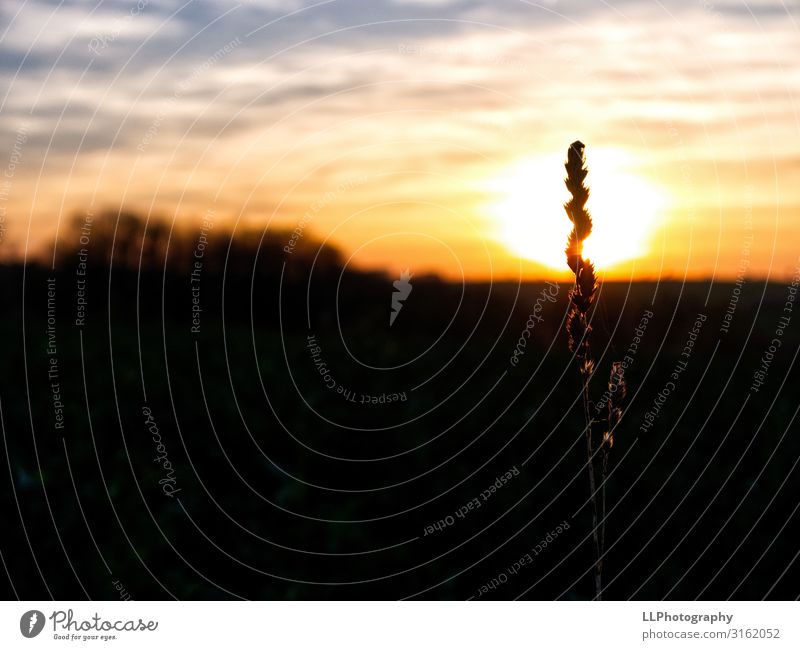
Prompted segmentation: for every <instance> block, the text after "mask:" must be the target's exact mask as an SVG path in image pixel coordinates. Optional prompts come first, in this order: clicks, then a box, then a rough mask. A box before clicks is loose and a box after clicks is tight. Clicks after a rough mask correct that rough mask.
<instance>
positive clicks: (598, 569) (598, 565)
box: [581, 314, 605, 600]
mask: <svg viewBox="0 0 800 650" xmlns="http://www.w3.org/2000/svg"><path fill="white" fill-rule="evenodd" d="M581 319H582V320H583V321H584V325H586V323H585V321H586V315H585V314H581ZM584 331H588V330H587V329H586V328H584ZM590 360H591V352H590V349H589V341H588V336H587V338H586V339H584V341H583V360H582V362H581V378H582V380H583V413H584V416H585V418H586V454H587V461H588V465H589V496H590V499H591V502H592V539H593V541H594V552H595V564H594V590H595V600H602V599H603V597H602V593H601V592H602V573H603V562H602V559H601V556H602V547H601V543H600V539H599V537H598V520H597V483H596V481H595V476H594V446H593V444H592V424H593V423H594V419H593V418H592V414H591V405H590V400H589V381H590V379H591V374H590V372H589V362H590ZM604 487H605V485H604ZM603 511H604V512H605V492H603Z"/></svg>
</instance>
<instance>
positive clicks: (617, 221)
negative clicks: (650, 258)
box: [486, 148, 666, 270]
mask: <svg viewBox="0 0 800 650" xmlns="http://www.w3.org/2000/svg"><path fill="white" fill-rule="evenodd" d="M564 159H565V156H564V154H560V153H558V154H552V155H547V156H540V157H536V158H527V159H523V160H520V161H517V162H516V163H515V164H514V165H512V166H511V167H510V168H509V169H507V170H506V171H505V172H502V173H501V174H499V175H498V176H496V177H495V178H493V179H492V180H490V181H489V183H488V187H487V189H488V191H489V192H490V193H491V194H492V195H493V196H494V197H495V199H494V200H492V201H491V202H490V203H489V204H488V205H487V206H486V212H487V213H488V214H489V215H490V217H491V219H492V223H493V230H494V232H493V233H492V235H493V236H494V237H495V238H496V239H498V240H499V241H500V242H501V243H502V244H503V245H505V246H506V248H508V249H509V250H510V251H511V252H513V253H515V254H516V255H518V256H520V257H522V258H525V259H528V260H532V261H534V262H538V263H540V264H544V265H546V266H549V267H552V268H554V269H560V270H565V269H566V258H565V256H564V248H565V246H566V242H567V235H568V234H569V231H570V229H571V223H570V221H569V218H568V217H567V215H566V213H565V212H564V207H563V205H564V202H565V201H566V200H567V199H568V198H569V193H568V192H567V189H566V187H565V186H564ZM587 160H588V167H589V175H588V176H587V179H586V183H587V185H588V186H589V190H590V195H589V202H588V204H587V207H588V209H589V212H590V213H591V215H592V220H593V222H594V228H593V231H592V234H591V236H590V237H589V238H588V239H587V240H586V244H585V246H584V256H586V257H588V258H589V259H590V260H591V261H593V262H594V263H595V264H596V265H597V267H598V268H599V269H602V270H605V269H608V268H609V267H613V265H615V264H618V263H620V262H624V261H627V260H631V259H636V258H638V257H642V256H644V255H646V254H647V252H648V247H649V243H650V240H651V238H652V236H653V235H654V233H655V231H656V229H657V228H658V227H659V225H660V222H661V219H662V215H663V208H664V206H665V204H666V201H665V195H664V193H663V191H662V190H661V189H659V188H658V187H657V186H656V185H654V184H652V183H650V182H649V181H647V180H645V179H644V178H642V177H641V176H637V175H636V174H635V173H633V172H632V171H630V168H631V167H632V164H631V158H630V157H629V156H627V155H625V154H624V153H623V152H621V151H616V150H608V149H606V150H603V149H595V150H592V149H588V148H587Z"/></svg>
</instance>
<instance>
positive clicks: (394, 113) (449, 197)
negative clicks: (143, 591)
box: [0, 0, 800, 279]
mask: <svg viewBox="0 0 800 650" xmlns="http://www.w3.org/2000/svg"><path fill="white" fill-rule="evenodd" d="M153 4H156V3H153ZM157 4H158V7H157V8H156V7H154V6H151V5H148V7H147V8H146V9H145V10H144V11H142V12H141V13H138V14H135V15H134V14H132V13H131V12H132V9H131V7H132V6H135V3H126V2H123V1H122V0H120V1H117V2H110V3H103V7H102V9H100V10H97V9H94V10H92V9H91V8H90V7H89V6H88V5H86V4H85V3H80V2H72V3H65V4H63V5H62V6H61V7H60V8H56V6H55V5H54V4H52V3H49V2H45V1H44V0H36V1H33V2H28V3H25V4H24V5H22V4H21V3H20V4H19V5H17V6H14V5H15V3H13V2H11V3H4V4H3V7H2V9H0V14H2V18H3V20H2V21H1V22H0V25H3V24H4V23H5V24H6V27H5V28H0V29H4V30H5V31H3V32H2V33H0V79H2V80H3V83H2V85H0V93H1V94H2V104H0V113H2V117H3V119H2V121H0V137H2V141H3V142H4V152H5V154H4V156H3V159H0V166H2V167H3V172H0V174H2V178H0V181H2V182H0V219H2V221H0V225H1V226H2V233H3V234H2V244H0V245H2V246H3V247H5V249H6V251H4V253H5V254H8V252H9V251H15V252H19V251H20V250H24V249H25V247H26V246H27V247H29V248H30V247H35V246H38V245H41V243H42V241H44V240H46V239H47V238H49V237H51V236H52V234H53V233H54V232H55V229H56V227H57V225H58V223H59V220H64V219H68V218H69V217H70V216H71V215H72V214H74V213H76V212H81V211H84V210H86V209H89V208H93V209H94V210H99V209H102V208H105V207H118V206H125V207H126V208H128V209H135V210H140V211H141V212H143V213H148V212H154V213H157V214H161V215H166V216H167V217H168V218H173V217H174V218H177V219H179V220H181V221H182V222H188V221H191V220H193V219H199V218H200V217H202V215H204V214H206V213H207V212H208V211H210V210H211V211H213V213H214V215H215V219H216V220H218V221H220V222H222V221H230V222H236V221H237V220H242V221H244V222H246V223H256V224H258V225H259V226H262V227H266V228H269V229H286V228H288V229H292V228H295V227H297V226H298V225H300V224H302V226H303V236H304V237H315V238H325V239H328V240H329V241H331V242H332V243H334V244H336V245H337V246H339V247H340V248H341V249H342V250H343V251H344V253H345V257H346V258H348V259H349V260H350V262H349V263H351V264H354V265H356V266H359V267H383V268H388V269H389V270H390V271H391V272H393V273H399V271H400V270H401V269H404V268H406V267H408V268H409V269H410V270H411V271H412V272H413V273H415V274H421V273H425V272H435V273H438V274H440V275H444V276H447V277H451V278H460V277H462V274H463V276H464V277H467V278H470V279H476V278H489V277H494V278H514V277H518V276H520V275H521V276H524V277H531V276H538V275H542V274H552V273H554V272H556V271H555V269H556V268H557V267H559V264H560V262H559V258H560V256H561V257H563V256H562V255H561V250H562V249H563V245H564V244H563V241H561V240H562V239H563V238H565V237H566V232H567V230H568V224H567V220H566V216H565V215H564V212H563V209H562V208H561V205H560V204H561V201H562V200H563V198H564V196H563V194H564V190H563V185H562V183H561V180H560V179H561V177H562V175H563V169H562V167H561V162H562V161H563V157H564V154H565V152H566V148H567V146H568V145H569V143H570V142H572V141H573V140H575V139H581V140H582V141H583V142H584V143H586V145H587V149H586V154H587V158H588V164H589V169H590V176H589V178H588V183H589V185H590V188H591V189H592V191H593V195H592V198H591V199H590V202H589V207H590V209H591V210H592V212H593V215H594V218H595V229H596V232H595V235H594V236H593V238H594V240H595V241H592V240H590V242H589V243H588V244H587V245H588V248H589V250H590V251H592V249H594V251H593V253H592V254H593V255H594V256H595V257H596V258H597V261H598V262H599V263H600V265H601V268H602V269H604V270H605V271H606V273H607V277H629V276H631V275H633V276H634V277H674V278H682V277H684V276H688V277H692V278H696V277H705V276H710V275H712V274H713V275H715V276H716V277H719V278H734V277H736V276H737V274H739V273H740V272H744V273H745V274H746V275H749V276H766V275H770V276H771V277H776V278H777V277H785V276H787V275H790V274H791V273H793V272H794V269H795V268H796V267H797V265H798V254H800V249H799V247H798V246H797V242H798V241H800V224H798V215H799V214H800V210H799V208H800V153H798V151H800V148H798V144H800V137H799V136H800V114H799V113H798V108H799V107H800V103H799V102H798V95H797V89H798V88H800V30H798V21H797V15H798V10H797V9H796V8H791V7H786V6H784V5H783V4H781V3H772V2H768V1H767V0H759V1H757V2H749V3H748V4H747V5H744V3H741V2H736V1H734V0H731V2H727V3H717V4H716V5H712V4H710V3H705V4H703V3H696V2H684V1H683V0H681V1H676V2H673V3H668V5H667V6H666V7H665V6H662V5H658V4H655V3H649V2H639V1H633V0H631V1H629V2H623V3H622V4H620V5H619V6H617V7H615V8H611V7H609V6H607V5H602V4H599V3H598V5H597V6H595V7H591V8H588V9H587V7H586V3H579V2H577V0H572V1H568V2H563V3H562V2H559V3H553V4H543V5H536V4H531V3H521V2H516V1H514V2H510V3H508V4H506V5H503V6H502V8H501V7H500V6H499V5H497V4H495V3H488V2H477V1H475V0H469V1H467V0H463V1H461V0H452V1H447V0H439V1H433V0H428V1H425V0H417V1H414V2H410V1H401V0H396V1H393V2H386V3H376V4H375V5H370V9H368V10H366V9H364V6H365V5H364V4H361V5H359V4H358V3H354V2H337V1H331V2H326V3H322V4H320V5H318V6H314V7H310V8H307V9H303V7H304V6H305V5H304V4H303V3H299V2H298V3H292V2H283V3H280V2H277V1H271V0H261V1H259V2H252V3H245V4H244V5H240V4H237V3H227V2H222V1H220V2H209V3H207V4H203V5H202V6H201V7H194V8H189V9H188V10H181V11H178V13H173V12H174V11H175V10H176V9H177V8H178V7H179V6H180V5H175V7H173V6H172V4H173V3H171V2H162V3H157ZM501 4H502V3H501ZM290 5H291V7H290ZM309 6H310V3H309ZM18 10H19V11H18ZM293 11H294V12H295V13H292V12H293ZM562 232H563V235H562ZM559 241H561V243H559Z"/></svg>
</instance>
